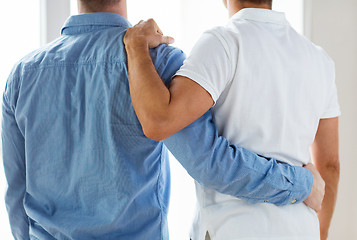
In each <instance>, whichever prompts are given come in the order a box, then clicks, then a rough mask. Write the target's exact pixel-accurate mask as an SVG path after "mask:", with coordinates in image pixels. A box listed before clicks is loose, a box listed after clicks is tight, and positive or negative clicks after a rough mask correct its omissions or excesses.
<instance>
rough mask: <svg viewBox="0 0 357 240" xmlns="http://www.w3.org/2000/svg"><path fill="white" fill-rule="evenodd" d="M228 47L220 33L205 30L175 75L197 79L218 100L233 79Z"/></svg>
mask: <svg viewBox="0 0 357 240" xmlns="http://www.w3.org/2000/svg"><path fill="white" fill-rule="evenodd" d="M227 48H228V44H226V42H225V40H224V38H223V37H222V36H221V35H220V34H218V33H215V32H213V31H209V32H205V33H204V34H203V35H202V36H201V38H200V39H199V41H198V42H197V43H196V45H195V46H194V47H193V49H192V51H191V54H190V55H189V57H188V58H187V59H186V60H185V62H184V64H183V66H182V67H181V68H180V70H179V71H178V72H177V73H176V74H175V75H176V76H183V77H187V78H189V79H191V80H193V81H195V82H196V83H198V84H199V85H201V86H202V87H203V88H204V89H205V90H206V91H207V92H208V93H209V94H210V95H211V97H212V99H213V100H214V102H216V101H217V99H218V98H219V96H220V95H221V93H222V92H223V91H224V89H225V88H226V86H227V84H228V83H229V82H230V80H231V79H232V61H231V59H230V54H229V51H228V49H227Z"/></svg>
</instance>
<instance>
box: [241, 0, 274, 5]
mask: <svg viewBox="0 0 357 240" xmlns="http://www.w3.org/2000/svg"><path fill="white" fill-rule="evenodd" d="M238 1H239V2H241V3H250V4H255V5H261V4H266V5H268V6H272V2H273V0H238Z"/></svg>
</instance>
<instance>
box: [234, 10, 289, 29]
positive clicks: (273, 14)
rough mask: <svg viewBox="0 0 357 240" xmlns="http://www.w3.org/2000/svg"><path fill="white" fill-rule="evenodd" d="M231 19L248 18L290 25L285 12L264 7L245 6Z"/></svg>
mask: <svg viewBox="0 0 357 240" xmlns="http://www.w3.org/2000/svg"><path fill="white" fill-rule="evenodd" d="M231 19H232V20H234V19H247V20H253V21H258V22H268V23H274V24H280V25H289V22H288V21H287V20H286V17H285V13H283V12H277V11H273V10H269V9H262V8H244V9H242V10H240V11H239V12H237V13H236V14H234V15H233V16H232V18H231Z"/></svg>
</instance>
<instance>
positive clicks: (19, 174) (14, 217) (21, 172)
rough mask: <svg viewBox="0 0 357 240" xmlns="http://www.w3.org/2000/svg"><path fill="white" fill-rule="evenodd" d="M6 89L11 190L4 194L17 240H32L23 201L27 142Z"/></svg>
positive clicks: (4, 120)
mask: <svg viewBox="0 0 357 240" xmlns="http://www.w3.org/2000/svg"><path fill="white" fill-rule="evenodd" d="M10 85H11V84H10ZM10 89H11V86H10V87H7V90H5V93H4V97H3V105H2V133H1V136H2V156H3V164H4V170H5V176H6V180H7V184H8V188H7V191H6V194H5V203H6V209H7V211H8V214H9V220H10V226H11V231H12V234H13V236H14V238H15V239H16V240H20V239H21V240H24V239H25V240H26V239H29V221H28V216H27V214H26V212H25V209H24V205H23V201H24V196H25V192H26V170H25V140H24V137H23V135H22V133H21V132H20V130H19V128H18V125H17V123H16V120H15V114H14V106H13V104H11V100H9V99H8V97H7V96H8V95H9V92H11V91H10Z"/></svg>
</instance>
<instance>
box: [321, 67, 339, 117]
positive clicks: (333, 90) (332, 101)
mask: <svg viewBox="0 0 357 240" xmlns="http://www.w3.org/2000/svg"><path fill="white" fill-rule="evenodd" d="M332 69H333V73H332V74H331V80H330V81H329V86H328V89H329V90H328V92H327V98H326V105H325V106H326V107H325V110H324V112H323V114H322V116H321V118H322V119H326V118H334V117H338V116H340V115H341V110H340V105H339V103H338V96H337V87H336V83H335V66H334V64H333V66H332Z"/></svg>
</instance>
